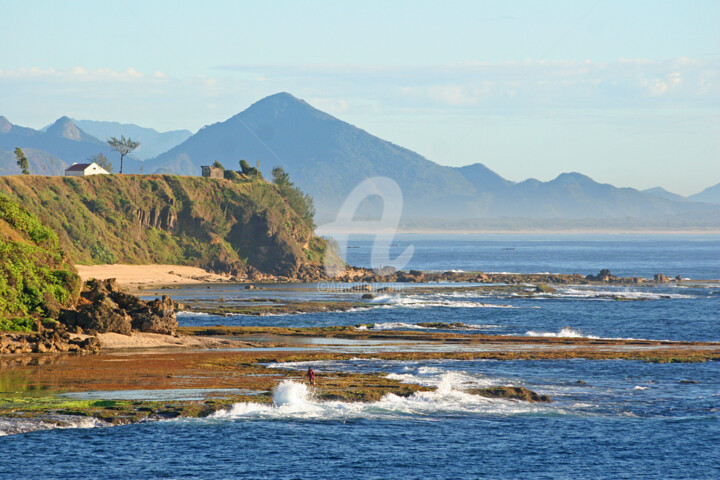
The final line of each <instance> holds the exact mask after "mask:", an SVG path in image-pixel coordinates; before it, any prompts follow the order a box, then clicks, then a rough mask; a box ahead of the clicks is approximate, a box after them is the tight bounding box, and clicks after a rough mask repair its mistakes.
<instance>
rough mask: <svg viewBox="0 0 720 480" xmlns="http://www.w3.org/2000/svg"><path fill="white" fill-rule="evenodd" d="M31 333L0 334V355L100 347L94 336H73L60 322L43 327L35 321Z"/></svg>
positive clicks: (89, 349)
mask: <svg viewBox="0 0 720 480" xmlns="http://www.w3.org/2000/svg"><path fill="white" fill-rule="evenodd" d="M35 330H36V331H35V332H33V333H4V334H0V355H5V354H21V353H55V352H82V353H95V352H97V351H98V350H99V349H100V341H99V340H98V339H97V338H96V337H87V338H83V337H80V336H74V335H72V334H70V332H68V331H67V329H66V328H65V326H64V325H63V324H61V323H54V324H51V325H50V326H48V327H43V326H42V324H40V322H37V323H36V326H35Z"/></svg>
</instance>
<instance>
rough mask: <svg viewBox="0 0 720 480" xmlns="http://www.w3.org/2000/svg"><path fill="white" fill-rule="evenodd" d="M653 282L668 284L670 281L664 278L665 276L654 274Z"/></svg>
mask: <svg viewBox="0 0 720 480" xmlns="http://www.w3.org/2000/svg"><path fill="white" fill-rule="evenodd" d="M653 281H654V282H655V283H669V282H670V279H669V278H668V277H666V276H665V275H663V274H662V273H656V274H655V276H654V277H653Z"/></svg>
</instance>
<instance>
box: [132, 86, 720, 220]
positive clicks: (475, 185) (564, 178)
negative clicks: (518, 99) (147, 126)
mask: <svg viewBox="0 0 720 480" xmlns="http://www.w3.org/2000/svg"><path fill="white" fill-rule="evenodd" d="M240 159H246V160H248V161H249V162H250V163H251V164H255V162H256V161H257V160H259V161H260V169H261V171H262V172H263V174H265V175H268V173H269V171H270V170H271V169H272V167H274V166H276V165H280V166H282V167H283V168H285V170H287V171H288V172H289V173H290V176H291V178H292V179H293V180H294V181H295V182H296V183H297V184H298V185H299V186H300V187H301V188H303V189H304V190H305V191H307V192H308V193H310V194H311V195H312V196H313V197H314V198H315V200H316V205H317V207H318V213H319V214H320V217H321V219H322V218H323V217H324V218H330V217H332V215H333V214H334V212H335V211H336V210H337V208H338V206H339V205H340V203H341V202H342V201H343V200H344V199H345V197H346V196H347V194H348V193H349V191H350V190H351V189H352V188H353V187H355V185H357V184H358V183H359V182H361V181H362V180H364V179H365V178H368V177H372V176H376V175H383V176H388V177H390V178H393V179H394V180H396V181H397V182H398V184H399V185H400V187H401V189H402V192H403V195H404V202H405V206H404V212H405V215H406V218H415V219H417V218H428V219H429V218H443V219H447V218H455V219H468V218H498V217H524V218H545V219H552V218H571V219H581V218H616V219H617V218H627V217H635V218H640V217H673V216H677V215H683V214H686V213H688V212H708V211H715V210H717V209H716V207H712V206H709V205H700V204H696V203H693V202H688V201H682V199H675V198H668V197H666V196H662V195H657V194H652V193H650V194H649V193H643V192H640V191H638V190H635V189H632V188H616V187H613V186H612V185H607V184H600V183H597V182H595V181H593V180H592V179H591V178H589V177H586V176H584V175H581V174H579V173H565V174H562V175H559V176H558V177H557V178H555V179H554V180H551V181H549V182H541V181H538V180H534V179H530V180H526V181H524V182H520V183H514V182H510V181H508V180H506V179H504V178H502V177H501V176H499V175H497V174H496V173H495V172H493V171H492V170H490V169H489V168H487V167H486V166H484V165H482V164H474V165H469V166H465V167H460V168H454V167H446V166H441V165H438V164H436V163H434V162H431V161H430V160H428V159H426V158H424V157H422V156H420V155H418V154H417V153H414V152H412V151H410V150H407V149H405V148H402V147H400V146H397V145H394V144H392V143H390V142H387V141H385V140H382V139H380V138H377V137H375V136H373V135H371V134H369V133H367V132H365V131H364V130H361V129H359V128H356V127H354V126H352V125H350V124H348V123H346V122H343V121H341V120H339V119H337V118H335V117H333V116H331V115H328V114H327V113H324V112H321V111H320V110H317V109H315V108H313V107H312V106H310V105H309V104H307V103H306V102H304V101H302V100H299V99H297V98H295V97H293V96H292V95H290V94H288V93H279V94H276V95H272V96H270V97H267V98H265V99H263V100H260V101H259V102H257V103H255V104H253V105H252V106H250V107H249V108H248V109H247V110H245V111H243V112H241V113H239V114H237V115H235V116H233V117H232V118H230V119H228V120H226V121H224V122H220V123H215V124H213V125H209V126H206V127H204V128H202V129H201V130H200V131H198V132H197V133H196V134H195V135H193V136H192V137H190V138H188V139H187V140H185V141H184V142H183V143H181V144H179V145H177V146H176V147H174V148H172V149H170V150H169V151H167V152H165V153H163V154H162V155H159V156H158V157H156V158H154V159H151V160H149V161H147V162H146V171H152V170H156V169H157V170H158V171H163V172H174V173H177V174H181V175H197V174H198V172H199V169H200V166H201V165H209V164H211V163H212V162H213V161H215V160H217V161H220V162H221V163H223V164H224V165H225V166H226V167H228V168H237V162H238V161H239V160H240ZM151 166H152V167H151Z"/></svg>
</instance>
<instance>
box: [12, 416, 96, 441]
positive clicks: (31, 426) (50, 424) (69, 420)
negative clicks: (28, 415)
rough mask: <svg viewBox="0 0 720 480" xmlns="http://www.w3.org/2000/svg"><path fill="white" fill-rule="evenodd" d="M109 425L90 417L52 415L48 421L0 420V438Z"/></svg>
mask: <svg viewBox="0 0 720 480" xmlns="http://www.w3.org/2000/svg"><path fill="white" fill-rule="evenodd" d="M109 425H110V424H108V423H106V422H103V421H102V420H98V419H97V418H92V417H80V416H75V415H54V416H52V417H51V418H50V419H45V420H40V419H25V418H0V437H2V436H5V435H15V434H18V433H27V432H34V431H37V430H52V429H55V428H97V427H107V426H109Z"/></svg>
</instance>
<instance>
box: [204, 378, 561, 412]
mask: <svg viewBox="0 0 720 480" xmlns="http://www.w3.org/2000/svg"><path fill="white" fill-rule="evenodd" d="M435 381H436V383H437V388H436V389H435V390H434V391H430V392H416V393H414V394H412V395H410V396H409V397H400V396H397V395H394V394H387V395H385V396H384V397H383V398H382V399H381V400H379V401H377V402H372V403H358V402H352V403H348V402H336V401H316V400H314V399H313V396H312V389H307V388H305V389H303V388H302V387H305V386H304V385H302V384H298V383H295V382H292V381H289V380H285V381H284V382H282V383H281V384H280V385H279V386H278V387H277V388H276V389H275V390H274V394H273V400H274V405H261V404H252V403H236V404H235V405H233V406H232V407H231V408H230V409H229V410H225V411H221V412H216V413H214V414H212V415H211V416H210V418H213V419H252V418H261V419H265V418H268V419H287V418H293V419H311V420H346V419H355V418H373V419H381V418H386V419H397V418H404V417H407V416H414V415H419V416H423V417H426V416H429V415H443V414H490V415H514V414H526V413H531V412H538V413H546V412H547V413H550V412H553V413H566V412H564V411H563V410H562V409H560V408H557V407H555V406H552V405H547V404H543V405H541V404H535V403H527V402H521V401H517V400H502V399H491V398H485V397H480V396H478V395H471V394H468V393H465V392H463V391H462V390H459V389H457V385H458V382H460V383H462V382H463V375H462V374H460V375H459V376H458V375H456V374H454V373H453V372H449V373H446V374H444V375H442V376H441V377H436V380H435Z"/></svg>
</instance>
